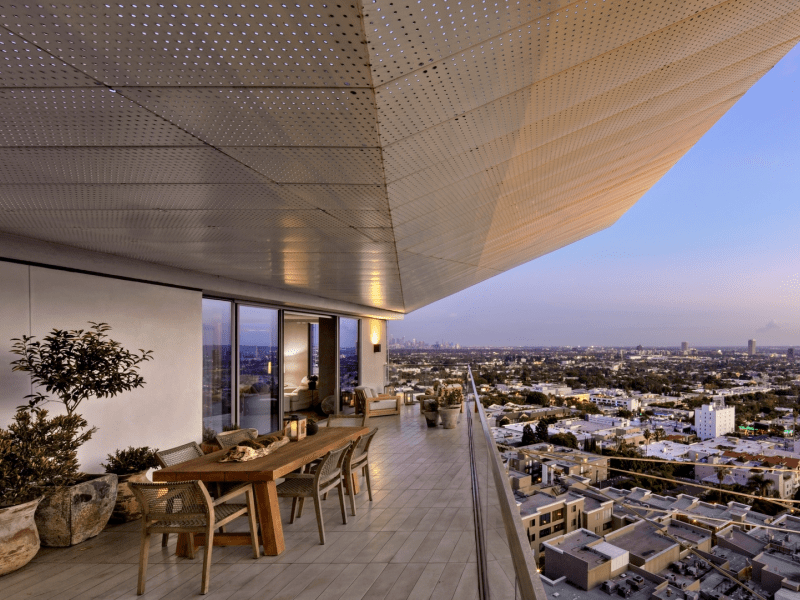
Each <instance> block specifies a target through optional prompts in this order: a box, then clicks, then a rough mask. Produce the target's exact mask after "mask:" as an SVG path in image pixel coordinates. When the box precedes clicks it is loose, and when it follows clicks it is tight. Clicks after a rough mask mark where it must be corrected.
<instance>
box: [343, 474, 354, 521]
mask: <svg viewBox="0 0 800 600" xmlns="http://www.w3.org/2000/svg"><path fill="white" fill-rule="evenodd" d="M345 477H347V481H348V483H349V484H350V485H348V486H347V494H348V495H349V496H350V510H351V511H352V513H353V516H354V517H355V516H356V494H355V486H354V485H353V474H352V473H350V471H347V474H346V475H345Z"/></svg>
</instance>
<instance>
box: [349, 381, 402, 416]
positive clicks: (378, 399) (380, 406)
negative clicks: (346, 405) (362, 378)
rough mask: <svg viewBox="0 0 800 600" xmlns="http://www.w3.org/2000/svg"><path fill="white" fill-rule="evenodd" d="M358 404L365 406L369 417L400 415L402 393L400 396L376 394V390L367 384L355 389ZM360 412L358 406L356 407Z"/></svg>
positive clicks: (365, 411) (364, 408) (364, 409)
mask: <svg viewBox="0 0 800 600" xmlns="http://www.w3.org/2000/svg"><path fill="white" fill-rule="evenodd" d="M355 392H356V406H357V407H361V408H363V411H364V415H366V417H367V419H369V418H370V417H381V416H384V415H399V414H400V403H401V402H402V400H401V398H402V394H401V395H399V396H396V395H391V394H376V393H375V390H373V389H372V388H371V387H367V386H364V385H362V386H359V387H357V388H356V389H355ZM356 412H358V408H356Z"/></svg>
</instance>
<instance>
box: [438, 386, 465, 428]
mask: <svg viewBox="0 0 800 600" xmlns="http://www.w3.org/2000/svg"><path fill="white" fill-rule="evenodd" d="M440 390H442V391H441V395H440V396H439V417H440V418H441V420H442V427H444V428H445V429H455V427H456V425H457V424H458V413H460V412H461V403H462V402H463V401H464V395H463V393H462V392H461V389H460V388H440Z"/></svg>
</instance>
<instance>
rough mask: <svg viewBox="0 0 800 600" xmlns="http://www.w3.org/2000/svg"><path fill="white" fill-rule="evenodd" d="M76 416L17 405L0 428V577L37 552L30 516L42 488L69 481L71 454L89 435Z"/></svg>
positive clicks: (73, 465)
mask: <svg viewBox="0 0 800 600" xmlns="http://www.w3.org/2000/svg"><path fill="white" fill-rule="evenodd" d="M85 427H86V421H84V420H83V419H82V418H81V417H80V416H79V415H58V416H55V417H52V418H49V417H48V415H47V411H46V410H43V409H38V408H30V407H21V408H19V409H18V410H17V413H16V415H14V421H13V422H12V423H11V425H9V427H8V429H0V575H5V574H6V573H10V572H11V571H14V570H16V569H19V568H20V567H23V566H25V565H26V564H27V563H28V562H29V561H30V560H31V559H32V558H33V557H34V556H36V553H37V552H38V551H39V545H40V539H39V532H38V529H37V526H36V521H35V519H34V514H35V512H36V508H37V507H38V505H39V502H40V501H41V500H42V495H41V490H42V486H44V485H49V486H57V485H62V484H65V483H69V482H71V481H72V480H73V479H74V478H75V477H76V475H77V472H78V459H77V450H78V447H80V445H81V444H83V443H84V442H85V441H86V440H88V439H89V438H90V437H91V436H92V433H91V431H83V430H84V429H85Z"/></svg>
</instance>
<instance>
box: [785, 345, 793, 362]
mask: <svg viewBox="0 0 800 600" xmlns="http://www.w3.org/2000/svg"><path fill="white" fill-rule="evenodd" d="M786 358H788V359H789V360H790V361H792V362H794V348H789V349H787V350H786Z"/></svg>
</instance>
